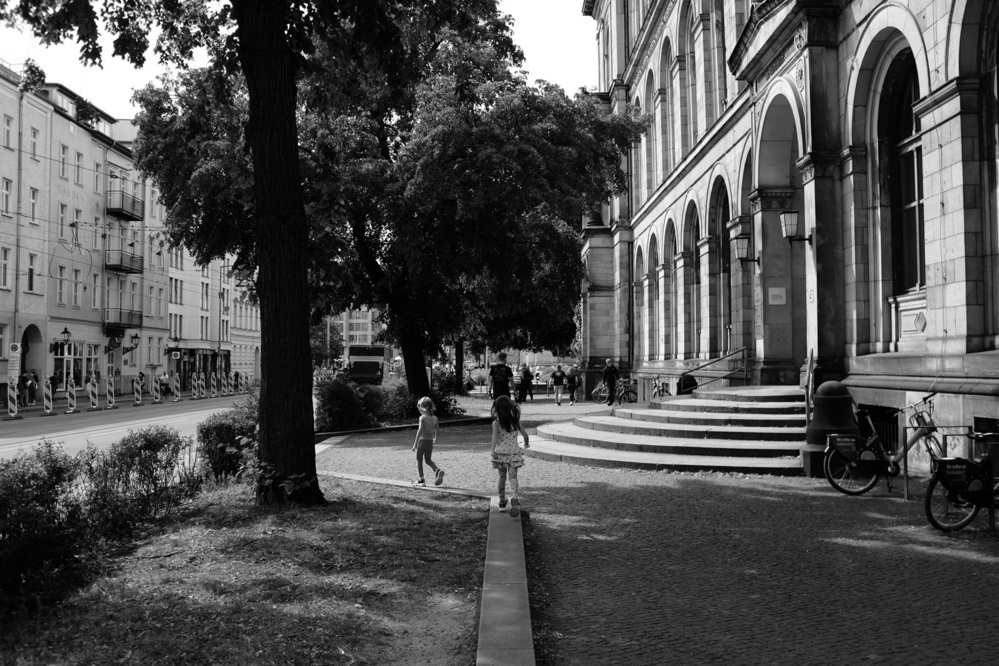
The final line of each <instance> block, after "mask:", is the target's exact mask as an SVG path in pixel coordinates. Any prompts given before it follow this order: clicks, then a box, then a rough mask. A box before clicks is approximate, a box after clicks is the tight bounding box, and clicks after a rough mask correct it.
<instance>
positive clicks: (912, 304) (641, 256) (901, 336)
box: [583, 0, 999, 427]
mask: <svg viewBox="0 0 999 666" xmlns="http://www.w3.org/2000/svg"><path fill="white" fill-rule="evenodd" d="M583 12H584V14H587V15H589V16H591V17H592V18H593V19H594V20H595V23H596V27H597V30H596V36H597V39H596V43H597V52H598V71H599V86H598V90H597V91H596V92H595V93H594V96H595V97H596V98H597V99H598V100H600V102H601V103H602V104H603V105H604V106H605V107H606V109H607V111H608V112H633V113H640V114H642V116H643V117H645V118H647V119H648V125H647V130H646V132H645V134H644V136H643V137H642V139H641V140H640V141H639V142H638V143H636V144H635V145H634V146H633V147H632V150H631V151H630V154H629V156H628V158H627V169H628V172H629V174H630V188H629V191H628V192H627V194H625V195H622V196H620V197H617V198H615V199H613V200H611V201H610V202H608V204H607V205H606V206H604V207H603V209H602V210H601V211H599V212H594V213H593V214H592V215H590V216H589V217H588V218H587V219H586V220H584V224H583V232H584V236H585V249H584V253H585V254H584V257H585V261H586V265H587V278H588V282H587V284H586V286H585V293H584V300H583V310H584V324H583V340H584V342H583V344H584V356H585V358H586V360H587V362H588V365H589V366H590V367H591V368H592V367H600V366H602V363H603V359H604V358H607V357H613V358H615V359H616V360H619V361H620V363H621V366H622V367H623V368H624V369H626V370H627V371H630V372H631V373H632V374H633V375H634V376H636V377H638V378H640V380H641V383H642V385H643V386H644V387H645V388H646V390H647V386H648V383H649V382H650V381H651V378H652V377H654V376H655V375H662V376H664V377H665V378H669V380H670V381H671V383H672V384H673V386H674V388H675V385H676V381H677V378H678V377H679V376H680V374H681V373H682V372H684V371H686V370H691V369H693V368H697V367H701V368H702V369H701V370H699V371H698V374H699V376H700V377H699V381H700V382H702V383H704V382H707V381H710V380H711V379H713V378H714V379H717V382H716V383H715V384H714V385H715V386H718V385H722V384H724V383H742V382H748V383H754V384H799V383H803V382H804V381H805V380H806V378H807V376H808V374H809V369H810V368H811V367H814V378H815V380H816V381H817V382H821V381H823V380H825V379H839V380H842V381H843V382H844V383H846V384H847V385H848V386H849V387H850V389H851V392H852V393H853V395H854V397H855V398H856V399H857V400H858V402H860V403H862V404H868V405H871V406H874V407H877V406H880V407H884V408H885V409H886V410H889V408H897V407H901V406H903V405H905V404H908V403H911V402H913V401H914V400H915V399H917V398H918V397H921V396H923V395H925V394H926V393H928V392H938V393H939V395H938V396H937V400H936V408H937V412H938V416H939V417H940V418H941V420H942V421H943V422H948V423H953V424H967V425H978V426H981V427H989V426H990V425H994V424H995V417H996V416H999V353H997V352H996V343H997V340H999V287H997V280H996V277H997V272H999V214H997V203H996V200H997V196H996V195H997V182H999V179H997V171H999V168H997V166H999V151H997V143H999V131H997V119H999V109H997V103H996V93H997V75H996V71H997V70H996V45H997V42H999V3H994V2H986V1H984V0H978V1H975V0H946V1H945V0H911V1H910V2H896V1H893V0H881V1H876V0H870V1H849V0H842V1H839V2H811V1H806V0H766V1H764V2H750V1H749V0H632V1H626V0H585V1H584V3H583ZM809 359H812V361H811V362H810V361H809ZM709 361H714V363H712V364H711V365H710V366H705V365H704V364H705V363H707V362H709ZM729 373H731V374H729ZM726 375H727V376H726ZM944 415H946V417H944Z"/></svg>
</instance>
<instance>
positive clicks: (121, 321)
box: [104, 308, 142, 330]
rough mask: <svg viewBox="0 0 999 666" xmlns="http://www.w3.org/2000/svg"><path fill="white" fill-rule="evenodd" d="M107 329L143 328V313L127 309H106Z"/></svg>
mask: <svg viewBox="0 0 999 666" xmlns="http://www.w3.org/2000/svg"><path fill="white" fill-rule="evenodd" d="M104 327H105V328H106V329H109V330H110V329H125V328H142V311H141V310H126V309H125V308H104Z"/></svg>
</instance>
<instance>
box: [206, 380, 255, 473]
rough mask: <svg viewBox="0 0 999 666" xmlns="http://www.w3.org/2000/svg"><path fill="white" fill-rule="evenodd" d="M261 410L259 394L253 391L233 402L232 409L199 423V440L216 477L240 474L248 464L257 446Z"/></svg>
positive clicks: (207, 463) (209, 470)
mask: <svg viewBox="0 0 999 666" xmlns="http://www.w3.org/2000/svg"><path fill="white" fill-rule="evenodd" d="M258 410H259V396H258V395H257V394H256V392H252V393H250V394H249V395H247V396H244V397H243V398H242V399H241V400H239V401H237V402H235V403H233V407H232V409H228V410H226V411H224V412H217V413H215V414H212V415H211V416H209V417H208V418H207V419H205V420H204V421H202V422H201V423H199V424H198V443H199V444H200V446H201V450H202V451H203V454H204V461H205V464H206V465H207V467H208V472H209V473H210V474H211V475H212V476H213V477H214V478H215V480H216V481H221V480H222V479H225V478H231V477H235V476H237V475H238V474H239V472H240V470H241V469H242V468H243V467H244V466H245V458H246V457H247V453H248V452H252V450H253V449H254V440H255V437H256V432H257V422H258V420H259V411H258ZM248 450H249V451H248Z"/></svg>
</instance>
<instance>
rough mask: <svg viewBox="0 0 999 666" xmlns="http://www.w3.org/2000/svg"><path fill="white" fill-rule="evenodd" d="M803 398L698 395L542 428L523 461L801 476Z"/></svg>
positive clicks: (783, 390) (788, 393)
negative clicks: (537, 460) (530, 459)
mask: <svg viewBox="0 0 999 666" xmlns="http://www.w3.org/2000/svg"><path fill="white" fill-rule="evenodd" d="M804 443H805V394H804V391H802V390H801V389H799V388H797V387H789V386H748V387H731V388H724V389H716V390H700V389H699V390H695V391H694V393H693V395H691V396H675V397H667V398H664V399H661V400H656V401H653V402H652V403H651V404H649V405H647V406H638V407H631V406H629V407H615V408H614V409H612V410H611V411H610V413H609V414H602V415H594V414H591V415H589V416H586V417H583V418H578V419H575V420H574V421H565V422H560V423H549V424H546V425H543V426H540V427H539V428H538V430H537V435H535V436H532V437H531V448H530V449H528V450H527V452H526V453H527V454H528V455H530V456H533V457H535V458H541V459H544V460H555V461H561V462H568V463H574V464H578V465H591V466H598V467H627V468H632V469H646V470H672V471H684V472H695V471H719V472H744V473H750V474H773V475H783V476H790V475H801V474H802V473H803V471H802V465H801V458H800V454H799V450H800V448H801V446H802V445H803V444H804Z"/></svg>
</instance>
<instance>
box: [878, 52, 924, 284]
mask: <svg viewBox="0 0 999 666" xmlns="http://www.w3.org/2000/svg"><path fill="white" fill-rule="evenodd" d="M918 98H919V82H918V80H917V77H916V63H915V60H913V57H912V52H911V51H910V50H909V49H905V50H903V51H902V52H901V53H899V54H898V56H896V57H895V60H894V62H892V64H891V65H890V66H889V68H888V73H887V76H886V77H885V86H884V88H883V93H882V99H881V104H880V112H879V117H878V135H879V139H880V141H879V143H880V145H879V152H880V153H881V157H882V162H881V164H882V175H883V176H884V177H886V179H885V181H883V182H884V184H885V185H886V190H887V191H886V192H883V195H884V194H887V197H888V209H889V210H890V216H891V221H890V234H891V257H892V275H891V279H892V292H893V294H894V295H896V296H899V295H902V294H907V293H912V292H915V291H921V290H924V289H925V288H926V234H925V229H924V222H923V220H924V218H923V165H922V145H921V143H920V141H919V136H920V129H919V119H918V118H917V117H916V114H915V113H914V112H913V110H912V106H913V104H914V103H915V101H916V100H917V99H918Z"/></svg>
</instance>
